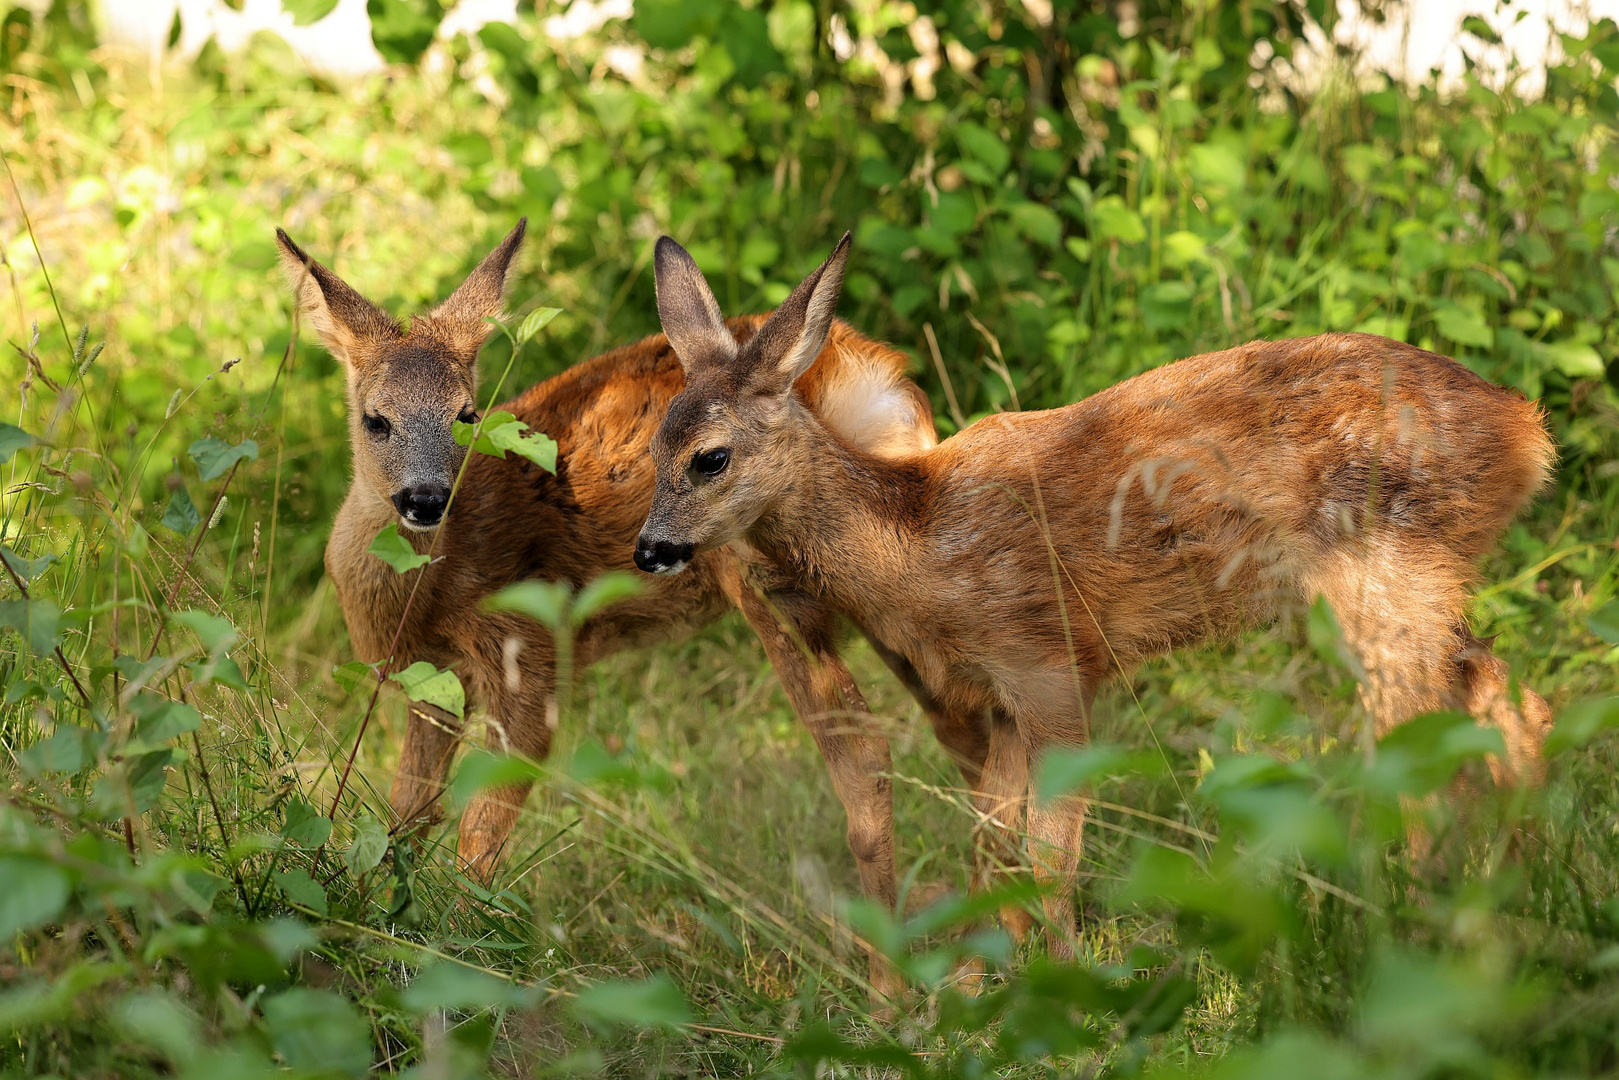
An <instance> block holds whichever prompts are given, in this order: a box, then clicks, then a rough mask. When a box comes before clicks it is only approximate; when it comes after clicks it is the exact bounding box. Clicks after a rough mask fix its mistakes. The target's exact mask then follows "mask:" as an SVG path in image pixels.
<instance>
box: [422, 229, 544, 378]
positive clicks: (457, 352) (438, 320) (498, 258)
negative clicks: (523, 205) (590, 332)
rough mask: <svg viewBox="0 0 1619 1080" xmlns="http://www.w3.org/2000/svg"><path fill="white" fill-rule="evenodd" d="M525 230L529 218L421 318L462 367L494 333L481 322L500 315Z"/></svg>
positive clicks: (472, 359)
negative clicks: (501, 300) (507, 283)
mask: <svg viewBox="0 0 1619 1080" xmlns="http://www.w3.org/2000/svg"><path fill="white" fill-rule="evenodd" d="M527 229H528V218H526V217H525V218H519V219H518V221H517V227H516V228H515V229H513V230H512V231H511V232H509V233H507V234H506V239H504V240H502V241H501V242H500V244H499V245H498V246H497V247H496V248H495V250H493V251H491V252H490V253H489V254H487V255H485V256H484V257H483V262H481V263H479V264H478V266H477V268H476V269H475V270H473V271H472V273H470V274H468V275H467V279H466V280H465V281H463V282H462V283H461V287H460V288H458V289H456V290H455V292H453V293H451V294H450V298H449V299H448V300H446V301H444V303H442V304H440V305H439V306H438V307H436V308H434V309H433V310H432V311H430V312H429V313H428V314H426V315H424V316H423V317H422V319H423V320H424V321H425V322H426V324H427V326H426V329H428V331H429V332H430V333H431V334H432V336H433V337H434V338H436V339H438V340H439V341H440V342H442V343H443V344H444V346H445V347H446V348H448V349H449V351H450V353H451V354H452V355H453V356H454V357H455V358H456V359H457V360H459V361H461V362H462V363H465V364H471V363H473V362H474V361H476V360H477V359H478V351H479V350H480V349H482V348H483V343H484V342H485V341H487V340H488V339H489V335H490V334H491V333H493V332H494V327H492V326H490V325H489V324H488V323H486V322H484V320H485V319H487V318H492V317H493V316H496V315H498V314H500V298H501V295H502V294H503V293H504V292H505V291H506V278H507V276H508V275H509V274H510V273H511V268H512V260H513V259H514V258H515V257H516V255H517V249H518V248H520V247H522V246H523V233H524V232H525V231H526V230H527ZM412 330H413V331H414V327H413V328H412Z"/></svg>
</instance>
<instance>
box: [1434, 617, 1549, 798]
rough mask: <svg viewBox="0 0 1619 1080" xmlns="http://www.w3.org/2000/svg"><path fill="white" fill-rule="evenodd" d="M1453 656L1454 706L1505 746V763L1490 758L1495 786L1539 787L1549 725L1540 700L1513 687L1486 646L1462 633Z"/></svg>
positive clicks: (1546, 710)
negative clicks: (1493, 731) (1455, 671)
mask: <svg viewBox="0 0 1619 1080" xmlns="http://www.w3.org/2000/svg"><path fill="white" fill-rule="evenodd" d="M1459 637H1460V638H1461V640H1462V646H1461V649H1460V650H1459V651H1458V652H1457V654H1456V657H1455V664H1456V666H1457V668H1458V671H1459V677H1458V680H1457V687H1456V690H1457V693H1456V697H1457V702H1456V703H1457V705H1459V706H1460V707H1461V708H1463V709H1465V710H1466V711H1467V712H1468V713H1469V714H1470V715H1471V716H1473V717H1474V719H1476V720H1479V721H1480V722H1482V723H1486V724H1489V725H1490V726H1492V727H1494V728H1496V729H1498V730H1499V731H1500V732H1501V739H1502V741H1503V742H1504V743H1505V744H1506V751H1507V752H1506V760H1505V761H1502V760H1499V759H1495V758H1492V759H1491V760H1490V773H1491V775H1492V776H1493V777H1494V778H1495V782H1496V783H1497V784H1539V783H1540V782H1541V781H1543V780H1544V779H1545V778H1546V763H1545V762H1544V761H1543V760H1542V759H1541V753H1540V751H1541V745H1542V744H1543V743H1544V742H1545V741H1546V735H1547V733H1548V732H1549V731H1550V730H1551V726H1552V710H1551V707H1550V706H1548V705H1547V704H1546V699H1545V698H1543V697H1541V696H1540V695H1539V694H1537V693H1535V692H1534V691H1533V690H1531V689H1530V688H1529V687H1527V686H1514V685H1513V682H1512V675H1511V672H1510V671H1509V670H1508V669H1507V665H1506V661H1504V660H1502V659H1501V658H1500V657H1499V656H1496V655H1495V653H1494V652H1493V651H1491V649H1490V645H1489V643H1488V642H1486V641H1481V640H1480V639H1478V638H1476V637H1474V636H1473V635H1472V634H1471V633H1469V632H1467V631H1465V630H1463V631H1462V632H1461V633H1460V634H1459Z"/></svg>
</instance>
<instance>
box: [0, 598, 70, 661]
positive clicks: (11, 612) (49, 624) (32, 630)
mask: <svg viewBox="0 0 1619 1080" xmlns="http://www.w3.org/2000/svg"><path fill="white" fill-rule="evenodd" d="M0 626H9V627H11V628H12V629H13V630H15V631H17V633H19V634H21V635H22V637H23V640H24V641H26V642H27V643H28V647H29V648H30V649H32V650H33V651H34V653H35V655H38V656H45V655H47V654H48V653H50V651H51V650H52V649H54V648H56V645H57V642H58V641H60V640H61V636H62V634H61V630H62V610H61V609H60V608H58V607H57V606H56V605H55V604H53V603H51V602H50V601H49V600H0Z"/></svg>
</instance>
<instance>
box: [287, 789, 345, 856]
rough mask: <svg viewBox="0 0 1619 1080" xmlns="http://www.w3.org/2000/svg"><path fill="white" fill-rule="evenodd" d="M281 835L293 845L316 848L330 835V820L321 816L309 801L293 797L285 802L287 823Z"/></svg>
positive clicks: (296, 796)
mask: <svg viewBox="0 0 1619 1080" xmlns="http://www.w3.org/2000/svg"><path fill="white" fill-rule="evenodd" d="M281 835H282V836H284V837H286V838H287V839H288V840H291V841H292V842H293V843H295V844H300V845H302V846H303V847H306V848H316V847H319V846H320V845H322V844H324V843H325V842H326V841H327V840H328V839H330V838H331V835H332V819H331V818H329V817H326V816H325V815H323V814H322V813H321V812H320V811H319V810H317V809H315V807H314V806H313V805H312V804H311V803H310V802H309V800H307V799H305V798H303V797H301V796H298V795H294V796H293V797H292V798H290V799H288V800H287V821H286V824H285V825H283V826H282V827H281Z"/></svg>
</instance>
